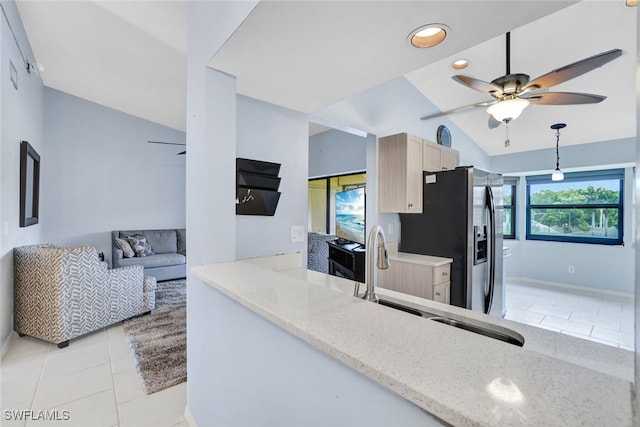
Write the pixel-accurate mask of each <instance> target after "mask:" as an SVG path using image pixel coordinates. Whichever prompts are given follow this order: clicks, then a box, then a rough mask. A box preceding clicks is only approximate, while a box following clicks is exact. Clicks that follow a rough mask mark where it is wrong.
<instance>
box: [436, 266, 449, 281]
mask: <svg viewBox="0 0 640 427" xmlns="http://www.w3.org/2000/svg"><path fill="white" fill-rule="evenodd" d="M450 271H451V264H445V265H439V266H437V267H434V268H433V284H434V285H437V284H438V283H442V282H448V281H449V280H451V279H450V277H449V272H450Z"/></svg>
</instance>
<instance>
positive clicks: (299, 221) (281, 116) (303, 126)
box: [230, 96, 309, 265]
mask: <svg viewBox="0 0 640 427" xmlns="http://www.w3.org/2000/svg"><path fill="white" fill-rule="evenodd" d="M237 113H238V115H237V129H238V131H237V147H236V150H237V151H236V152H237V156H238V157H242V158H247V159H254V160H263V161H267V162H274V163H280V164H281V167H280V175H279V176H280V178H281V179H280V188H279V191H280V192H281V195H280V200H279V201H278V206H277V208H276V212H275V215H274V216H256V215H238V216H237V217H236V257H237V258H249V257H255V256H264V255H273V254H278V253H291V252H301V253H303V254H304V255H305V256H304V257H303V261H304V264H305V265H306V252H307V246H306V240H305V241H304V242H301V243H291V240H290V239H291V226H302V227H303V229H304V231H305V233H304V236H306V230H307V194H308V192H307V177H308V158H309V155H308V146H309V144H308V142H307V141H308V137H309V122H308V119H307V115H306V114H303V113H299V112H296V111H293V110H288V109H286V108H283V107H279V106H277V105H273V104H269V103H267V102H262V101H258V100H256V99H252V98H248V97H245V96H238V100H237ZM230 185H232V186H234V187H235V182H232V183H230Z"/></svg>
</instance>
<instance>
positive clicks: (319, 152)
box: [309, 129, 367, 178]
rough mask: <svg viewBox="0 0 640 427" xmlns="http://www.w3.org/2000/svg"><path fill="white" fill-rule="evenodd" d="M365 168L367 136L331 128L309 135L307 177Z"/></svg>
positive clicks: (340, 173) (345, 172) (338, 173)
mask: <svg viewBox="0 0 640 427" xmlns="http://www.w3.org/2000/svg"><path fill="white" fill-rule="evenodd" d="M366 168H367V138H363V137H360V136H356V135H352V134H350V133H346V132H342V131H339V130H336V129H331V130H328V131H326V132H322V133H319V134H316V135H313V136H310V137H309V178H314V177H325V176H330V175H344V174H348V173H351V172H360V171H363V170H365V169H366Z"/></svg>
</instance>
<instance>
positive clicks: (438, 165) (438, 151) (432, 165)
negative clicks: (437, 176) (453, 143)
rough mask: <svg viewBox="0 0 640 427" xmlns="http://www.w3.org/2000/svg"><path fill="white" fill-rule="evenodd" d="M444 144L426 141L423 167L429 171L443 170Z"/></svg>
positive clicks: (423, 151) (423, 152)
mask: <svg viewBox="0 0 640 427" xmlns="http://www.w3.org/2000/svg"><path fill="white" fill-rule="evenodd" d="M442 148H443V147H442V145H438V144H436V143H434V142H430V141H426V140H425V141H424V143H423V144H422V169H423V170H425V171H427V172H438V171H440V170H442Z"/></svg>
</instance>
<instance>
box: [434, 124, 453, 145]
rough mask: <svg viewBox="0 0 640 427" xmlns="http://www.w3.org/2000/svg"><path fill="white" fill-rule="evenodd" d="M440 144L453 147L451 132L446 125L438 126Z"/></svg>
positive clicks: (437, 136)
mask: <svg viewBox="0 0 640 427" xmlns="http://www.w3.org/2000/svg"><path fill="white" fill-rule="evenodd" d="M436 138H437V141H438V144H440V145H444V146H445V147H451V132H449V129H448V128H447V127H446V126H445V125H440V126H438V134H437V135H436Z"/></svg>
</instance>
